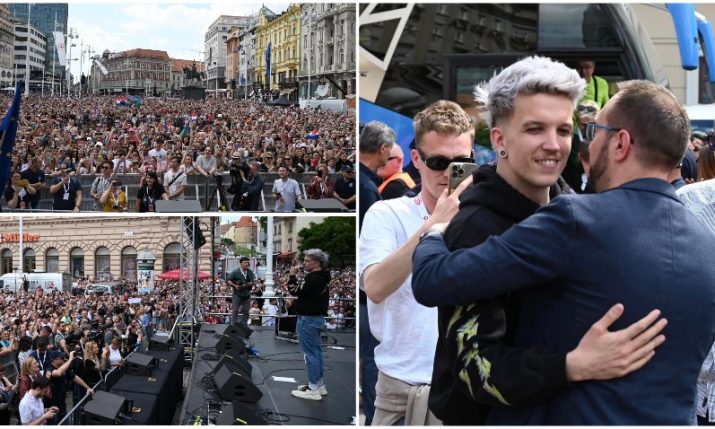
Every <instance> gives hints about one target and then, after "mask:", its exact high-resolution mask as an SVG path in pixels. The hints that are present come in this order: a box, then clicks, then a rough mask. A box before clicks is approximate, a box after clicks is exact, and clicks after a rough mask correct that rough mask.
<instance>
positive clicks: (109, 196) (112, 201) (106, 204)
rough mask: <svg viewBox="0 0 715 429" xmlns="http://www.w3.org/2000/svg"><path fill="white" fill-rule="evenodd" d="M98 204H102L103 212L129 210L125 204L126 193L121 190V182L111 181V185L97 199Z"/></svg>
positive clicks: (126, 203)
mask: <svg viewBox="0 0 715 429" xmlns="http://www.w3.org/2000/svg"><path fill="white" fill-rule="evenodd" d="M99 203H100V204H102V211H104V212H117V213H121V212H125V211H127V210H128V209H129V204H128V202H127V193H126V192H124V190H122V182H120V181H119V180H116V179H115V180H112V183H111V185H110V186H109V188H107V190H106V191H104V193H103V194H102V196H101V197H100V198H99Z"/></svg>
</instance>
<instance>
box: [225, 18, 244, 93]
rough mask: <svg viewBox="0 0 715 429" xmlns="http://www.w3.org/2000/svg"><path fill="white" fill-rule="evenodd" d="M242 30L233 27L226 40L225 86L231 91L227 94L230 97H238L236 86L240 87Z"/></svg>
mask: <svg viewBox="0 0 715 429" xmlns="http://www.w3.org/2000/svg"><path fill="white" fill-rule="evenodd" d="M241 30H242V28H240V27H231V29H230V30H229V32H228V38H227V39H226V73H225V79H224V85H226V88H228V89H230V91H228V92H227V93H228V94H229V97H234V96H235V95H236V86H238V78H239V76H238V66H239V61H240V56H241V53H240V52H239V46H240V40H239V36H240V33H241Z"/></svg>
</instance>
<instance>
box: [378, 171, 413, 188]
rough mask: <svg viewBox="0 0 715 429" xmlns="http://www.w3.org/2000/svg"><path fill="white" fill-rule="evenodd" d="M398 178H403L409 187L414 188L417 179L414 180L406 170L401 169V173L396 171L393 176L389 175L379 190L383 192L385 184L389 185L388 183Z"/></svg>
mask: <svg viewBox="0 0 715 429" xmlns="http://www.w3.org/2000/svg"><path fill="white" fill-rule="evenodd" d="M397 179H401V180H402V181H403V182H405V185H407V187H408V188H410V189H412V188H414V187H415V185H416V183H415V181H414V180H412V177H410V175H409V174H407V173H405V172H404V171H400V172H399V173H395V174H393V175H392V176H390V177H388V178H387V180H385V181H384V182H382V185H380V187H378V188H377V190H378V191H380V193H382V190H383V189H385V186H387V184H388V183H390V182H392V181H393V180H397Z"/></svg>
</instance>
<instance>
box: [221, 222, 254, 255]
mask: <svg viewBox="0 0 715 429" xmlns="http://www.w3.org/2000/svg"><path fill="white" fill-rule="evenodd" d="M256 226H257V224H256V223H255V222H253V221H252V220H251V218H250V217H248V216H244V217H242V218H241V220H239V221H238V222H233V223H229V224H223V225H221V238H228V239H230V240H231V241H233V242H234V243H235V245H236V247H239V246H240V247H248V248H250V247H251V245H252V244H256V234H257V233H258V228H257V227H256Z"/></svg>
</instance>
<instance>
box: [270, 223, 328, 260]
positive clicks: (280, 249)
mask: <svg viewBox="0 0 715 429" xmlns="http://www.w3.org/2000/svg"><path fill="white" fill-rule="evenodd" d="M323 219H324V218H323V217H297V216H294V217H280V218H279V217H276V218H274V219H273V252H275V253H281V254H283V255H287V254H290V253H293V252H297V251H298V247H300V243H301V242H302V240H301V238H300V237H299V236H298V232H300V231H301V230H302V229H305V228H308V227H309V226H310V223H311V222H314V223H322V222H323Z"/></svg>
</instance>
